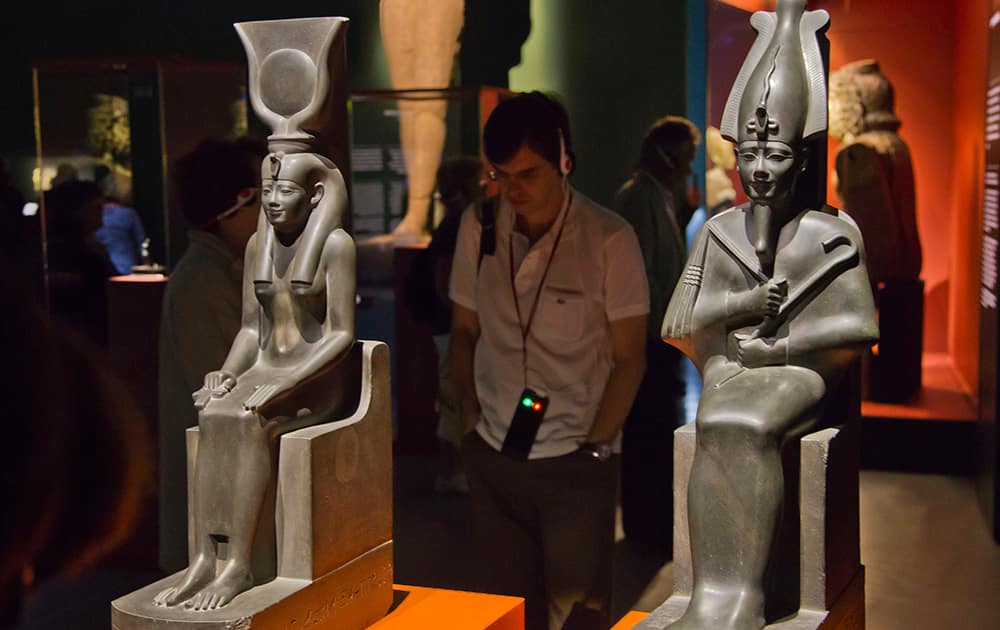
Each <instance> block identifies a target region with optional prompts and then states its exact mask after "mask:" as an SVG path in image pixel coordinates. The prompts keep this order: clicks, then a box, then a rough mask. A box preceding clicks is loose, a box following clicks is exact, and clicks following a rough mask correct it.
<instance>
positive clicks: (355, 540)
mask: <svg viewBox="0 0 1000 630" xmlns="http://www.w3.org/2000/svg"><path fill="white" fill-rule="evenodd" d="M346 26H347V20H346V19H343V18H308V19H302V20H278V21H265V22H246V23H241V24H237V25H236V28H237V31H238V32H239V35H240V37H241V38H242V40H243V43H244V45H245V47H246V50H247V56H248V58H249V70H250V81H249V86H250V100H251V103H252V104H253V106H254V110H255V111H256V112H257V115H258V116H259V117H260V118H261V119H262V120H263V121H265V122H266V123H268V125H269V126H270V127H271V129H272V131H273V133H272V135H271V136H269V137H268V145H269V149H270V153H269V154H268V155H267V157H266V158H265V159H264V161H263V164H262V165H261V179H262V191H261V212H260V217H259V219H258V226H257V233H256V234H255V235H254V236H253V237H252V238H251V239H250V242H249V243H248V245H247V248H246V254H245V264H244V268H243V304H242V327H241V329H240V331H239V333H238V334H237V336H236V339H235V340H234V342H233V345H232V347H231V349H230V351H229V355H228V356H227V358H226V360H225V362H224V364H223V365H222V366H220V367H219V369H218V370H216V371H214V372H210V373H209V374H207V375H206V376H205V379H204V385H203V387H202V388H201V389H199V390H198V391H197V392H195V393H194V394H193V398H194V405H195V406H196V407H197V408H198V409H199V415H198V427H197V428H192V429H189V430H188V432H187V444H188V470H189V475H188V477H189V484H188V486H189V488H188V506H189V519H188V521H189V528H190V532H189V536H188V543H189V566H188V567H187V569H186V570H185V571H183V572H181V573H178V574H176V575H174V576H171V577H168V578H165V579H164V580H161V581H160V582H157V583H156V584H153V585H150V586H148V587H146V588H145V589H141V590H139V591H136V592H135V593H133V594H131V595H128V596H126V597H123V598H121V599H119V600H116V601H115V602H113V603H112V623H113V624H114V626H115V627H116V628H119V630H130V629H133V628H135V629H140V628H150V627H155V628H163V629H164V630H169V629H171V628H189V627H193V626H197V627H198V628H204V629H206V630H207V629H215V628H219V629H222V628H235V627H241V628H242V627H250V626H251V625H252V626H253V627H254V628H262V629H270V628H287V627H299V626H300V625H301V626H304V627H308V626H312V625H320V624H324V623H329V622H330V620H331V619H335V620H336V625H337V627H338V628H345V629H347V628H350V629H359V628H363V627H367V625H368V624H370V623H373V622H374V621H375V620H377V619H378V618H380V617H381V616H383V615H384V614H385V612H386V610H387V609H388V607H389V605H390V603H391V600H392V533H391V532H392V508H391V500H392V499H391V497H392V489H391V426H390V410H389V403H388V399H389V382H388V355H387V352H386V349H385V346H384V344H379V343H375V342H356V341H355V337H354V307H355V295H356V287H355V285H356V275H355V271H356V270H355V244H354V241H353V239H352V238H351V236H350V235H349V234H348V233H347V231H345V229H344V227H343V221H344V219H345V213H346V212H348V206H347V187H346V185H345V182H344V178H343V176H342V175H341V172H340V170H339V169H338V168H337V166H336V165H335V164H334V163H333V162H332V161H331V160H330V159H328V158H327V157H326V156H324V155H322V154H321V153H319V152H318V150H316V149H314V147H316V146H320V145H321V141H322V138H320V137H319V136H321V135H322V133H321V131H320V130H321V129H323V128H324V127H323V121H324V120H325V119H327V117H328V116H332V117H333V118H334V119H336V118H337V116H336V115H335V114H336V112H333V113H331V110H334V109H336V108H337V107H346V101H344V100H342V99H339V97H337V96H336V95H338V94H343V91H342V90H340V89H339V84H338V86H334V85H333V84H334V82H335V80H340V79H342V77H337V76H336V75H337V74H342V73H343V71H344V70H345V69H344V68H343V67H342V66H341V64H342V62H343V59H344V57H343V51H344V45H345V44H344V35H345V30H346ZM338 99H339V102H338ZM279 446H280V448H279ZM345 593H346V594H347V596H346V598H345Z"/></svg>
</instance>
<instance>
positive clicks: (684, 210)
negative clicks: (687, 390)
mask: <svg viewBox="0 0 1000 630" xmlns="http://www.w3.org/2000/svg"><path fill="white" fill-rule="evenodd" d="M700 141H701V134H699V133H698V129H697V128H696V127H695V126H694V125H693V124H692V123H691V122H690V121H689V120H687V119H685V118H681V117H679V116H667V117H665V118H661V119H660V120H658V121H656V122H655V123H653V125H652V126H651V127H650V128H649V130H648V131H647V132H646V135H645V137H643V139H642V145H641V147H640V149H639V160H638V163H637V165H636V168H635V171H634V172H633V173H632V176H631V177H630V178H629V179H628V181H626V182H625V184H624V185H623V186H622V187H621V189H619V191H618V193H617V194H616V195H615V201H614V209H615V211H616V212H618V213H619V214H620V215H621V216H623V217H624V218H625V219H626V220H628V222H629V223H630V224H631V225H632V227H633V228H635V233H636V235H637V236H638V238H639V247H640V248H641V249H642V259H643V263H644V266H645V269H646V278H647V279H648V281H649V304H650V311H649V321H648V326H647V330H646V373H645V376H643V379H642V384H641V385H640V387H639V392H638V394H636V397H635V402H634V403H633V405H632V410H631V411H630V412H629V416H628V420H627V421H626V422H625V429H624V432H623V436H622V482H621V486H622V489H621V491H622V524H623V527H624V530H625V537H626V539H627V540H628V541H629V542H630V543H634V544H636V545H638V546H640V547H641V548H642V549H643V550H644V551H648V552H656V553H661V554H666V555H668V556H669V555H670V553H671V550H672V544H671V543H672V540H673V527H672V526H673V488H672V485H673V464H672V462H673V432H674V429H675V428H676V427H677V425H678V424H680V422H681V420H682V418H683V417H684V413H683V407H682V404H683V398H684V382H683V380H682V375H681V361H682V359H683V355H682V354H681V352H680V351H679V350H677V349H676V348H674V347H672V346H668V345H667V344H665V343H664V342H663V340H662V339H661V335H660V326H661V325H662V324H663V315H664V313H665V312H666V310H667V303H668V302H669V301H670V296H671V295H673V292H674V286H675V285H676V284H677V281H678V280H679V279H680V275H681V271H682V270H683V268H684V263H685V261H686V260H687V249H686V246H685V238H684V228H685V226H686V225H687V223H688V221H689V220H690V219H691V216H692V214H693V213H694V210H695V206H696V203H695V202H694V200H689V198H688V187H687V185H688V180H689V177H690V175H691V162H692V160H694V155H695V145H697V144H698V143H699V142H700Z"/></svg>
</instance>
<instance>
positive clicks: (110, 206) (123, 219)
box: [94, 166, 146, 275]
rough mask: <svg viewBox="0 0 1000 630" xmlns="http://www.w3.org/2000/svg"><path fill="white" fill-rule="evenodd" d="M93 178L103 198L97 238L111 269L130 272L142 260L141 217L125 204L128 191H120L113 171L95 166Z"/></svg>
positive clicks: (144, 233)
mask: <svg viewBox="0 0 1000 630" xmlns="http://www.w3.org/2000/svg"><path fill="white" fill-rule="evenodd" d="M94 179H95V181H96V182H97V185H98V186H99V187H100V189H101V192H102V193H103V194H104V200H105V201H104V206H103V214H102V221H101V227H100V228H99V229H98V230H97V235H96V237H97V240H98V241H99V242H100V243H101V244H103V245H104V247H105V248H107V250H108V257H109V258H110V259H111V264H112V265H113V266H114V268H115V272H117V273H118V274H120V275H127V274H130V273H132V267H134V266H135V265H138V264H140V263H141V262H142V242H143V241H144V240H145V239H146V230H145V229H144V228H143V226H142V219H140V218H139V213H137V212H136V211H135V209H134V208H130V207H129V206H127V205H126V201H125V200H126V199H127V198H128V192H127V191H123V190H121V189H122V188H123V185H122V184H121V183H119V181H118V180H119V178H118V177H117V176H116V175H115V173H114V171H112V170H111V169H109V168H107V167H106V166H101V167H98V169H97V173H95V178H94Z"/></svg>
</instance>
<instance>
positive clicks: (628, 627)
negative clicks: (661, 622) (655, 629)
mask: <svg viewBox="0 0 1000 630" xmlns="http://www.w3.org/2000/svg"><path fill="white" fill-rule="evenodd" d="M648 616H649V613H648V612H639V611H638V610H633V611H632V612H630V613H629V614H627V615H625V616H624V617H622V619H621V621H619V622H618V623H616V624H615V625H614V627H613V628H611V630H632V628H634V627H635V624H637V623H639V622H640V621H642V620H643V619H645V618H646V617H648Z"/></svg>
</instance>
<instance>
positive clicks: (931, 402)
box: [861, 352, 977, 422]
mask: <svg viewBox="0 0 1000 630" xmlns="http://www.w3.org/2000/svg"><path fill="white" fill-rule="evenodd" d="M861 415H862V416H864V417H874V418H905V419H907V420H939V421H945V422H975V421H976V418H977V411H976V407H975V403H974V400H973V399H972V397H971V396H970V395H969V393H968V386H967V385H965V384H964V383H962V380H961V378H960V377H959V375H958V372H957V371H956V370H955V368H954V367H953V366H952V362H951V357H949V356H948V355H947V354H944V353H933V352H928V353H925V354H924V360H923V388H922V389H921V390H920V392H919V393H917V395H916V397H914V399H913V400H911V401H909V402H908V403H906V404H902V405H893V404H886V403H877V402H872V401H869V400H866V401H864V402H863V403H862V404H861Z"/></svg>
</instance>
